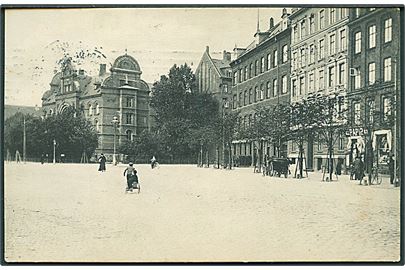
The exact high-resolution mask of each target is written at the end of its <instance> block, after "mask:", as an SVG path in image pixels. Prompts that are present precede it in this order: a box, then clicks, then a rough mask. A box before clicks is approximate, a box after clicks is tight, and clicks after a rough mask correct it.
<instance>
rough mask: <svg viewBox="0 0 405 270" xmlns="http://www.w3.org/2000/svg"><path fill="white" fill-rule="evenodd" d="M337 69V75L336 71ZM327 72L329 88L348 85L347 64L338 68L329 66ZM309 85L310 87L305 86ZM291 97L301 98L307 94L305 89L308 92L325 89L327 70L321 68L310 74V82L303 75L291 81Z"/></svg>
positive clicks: (341, 64) (342, 64)
mask: <svg viewBox="0 0 405 270" xmlns="http://www.w3.org/2000/svg"><path fill="white" fill-rule="evenodd" d="M336 68H337V71H338V72H337V74H336V71H335V69H336ZM326 72H327V74H326V75H327V87H334V86H335V85H344V84H345V83H346V63H344V62H343V63H339V64H337V66H336V67H335V66H329V67H327V68H326ZM306 83H308V87H306V86H305V84H306ZM291 88H292V89H291V95H292V96H293V97H295V96H301V95H303V94H305V89H306V88H308V92H313V91H317V90H323V89H325V69H324V68H320V69H318V70H313V71H310V72H308V82H306V76H305V75H302V76H299V77H298V78H293V79H292V80H291Z"/></svg>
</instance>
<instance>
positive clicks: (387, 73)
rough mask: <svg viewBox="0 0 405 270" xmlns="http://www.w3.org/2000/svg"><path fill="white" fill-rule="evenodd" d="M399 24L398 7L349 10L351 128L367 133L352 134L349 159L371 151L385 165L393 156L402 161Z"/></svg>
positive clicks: (375, 159)
mask: <svg viewBox="0 0 405 270" xmlns="http://www.w3.org/2000/svg"><path fill="white" fill-rule="evenodd" d="M400 26H401V21H400V10H399V8H353V9H351V10H350V22H349V41H350V46H349V60H350V62H349V67H350V80H349V89H348V97H349V104H350V109H351V110H350V111H351V127H352V128H361V129H363V130H365V131H366V132H362V133H359V132H354V133H353V132H352V133H351V134H350V137H349V142H348V147H349V149H350V154H349V158H350V160H352V159H353V158H354V157H355V156H357V155H364V154H366V153H365V152H367V150H369V153H370V154H371V155H372V156H373V157H374V162H376V161H378V162H379V163H380V164H385V165H386V163H387V159H388V155H389V154H390V153H392V154H395V156H397V157H399V155H398V153H395V152H396V151H397V150H398V147H396V145H398V142H399V138H400V136H399V129H398V127H399V124H400V122H399V121H400V115H399V113H398V114H396V111H397V112H399V110H398V107H399V105H400V104H395V102H394V101H395V99H397V100H400V99H399V94H400V75H401V70H400V66H401V65H400V63H401V59H400V36H401V33H402V32H401V29H400ZM395 97H396V98H395ZM396 106H398V107H396ZM395 108H397V110H395ZM395 115H397V117H396V119H395V118H394V117H395ZM395 122H396V123H395ZM395 127H397V129H395ZM368 142H371V143H370V144H368ZM366 145H367V147H366ZM370 146H371V147H372V149H373V151H370V150H371V149H370ZM395 148H396V149H395ZM367 154H368V153H367ZM367 158H369V156H368V155H367Z"/></svg>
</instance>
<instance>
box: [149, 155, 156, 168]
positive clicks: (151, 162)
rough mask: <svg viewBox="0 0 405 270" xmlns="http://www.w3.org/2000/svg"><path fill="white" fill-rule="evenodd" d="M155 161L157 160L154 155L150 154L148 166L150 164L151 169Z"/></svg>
mask: <svg viewBox="0 0 405 270" xmlns="http://www.w3.org/2000/svg"><path fill="white" fill-rule="evenodd" d="M156 162H157V161H156V158H155V156H152V158H151V160H150V166H151V168H152V169H153V168H155V165H156Z"/></svg>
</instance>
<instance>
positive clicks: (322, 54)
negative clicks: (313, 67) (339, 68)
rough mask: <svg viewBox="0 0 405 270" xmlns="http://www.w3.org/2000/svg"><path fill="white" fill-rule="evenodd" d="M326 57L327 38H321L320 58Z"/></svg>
mask: <svg viewBox="0 0 405 270" xmlns="http://www.w3.org/2000/svg"><path fill="white" fill-rule="evenodd" d="M324 57H325V40H323V39H321V40H319V60H321V59H323V58H324Z"/></svg>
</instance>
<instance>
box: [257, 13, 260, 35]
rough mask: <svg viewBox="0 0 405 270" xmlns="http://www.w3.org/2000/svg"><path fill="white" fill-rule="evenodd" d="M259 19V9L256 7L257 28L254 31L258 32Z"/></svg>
mask: <svg viewBox="0 0 405 270" xmlns="http://www.w3.org/2000/svg"><path fill="white" fill-rule="evenodd" d="M259 21H260V19H259V9H257V30H256V33H259V32H260V23H259Z"/></svg>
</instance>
